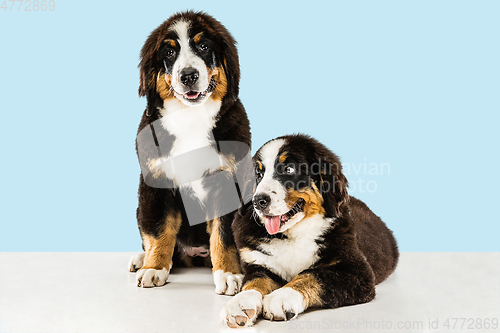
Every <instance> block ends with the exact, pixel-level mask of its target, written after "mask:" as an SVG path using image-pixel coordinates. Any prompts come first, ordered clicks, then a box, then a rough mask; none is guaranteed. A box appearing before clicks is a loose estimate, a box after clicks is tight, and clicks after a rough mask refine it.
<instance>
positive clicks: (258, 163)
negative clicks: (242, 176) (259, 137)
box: [257, 161, 262, 170]
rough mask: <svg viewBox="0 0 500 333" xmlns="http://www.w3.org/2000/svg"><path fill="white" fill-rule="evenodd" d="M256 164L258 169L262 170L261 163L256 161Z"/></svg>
mask: <svg viewBox="0 0 500 333" xmlns="http://www.w3.org/2000/svg"><path fill="white" fill-rule="evenodd" d="M257 166H258V167H259V170H262V163H260V161H257Z"/></svg>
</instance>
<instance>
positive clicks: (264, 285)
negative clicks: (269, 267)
mask: <svg viewBox="0 0 500 333" xmlns="http://www.w3.org/2000/svg"><path fill="white" fill-rule="evenodd" d="M279 287H280V285H279V284H278V283H277V282H275V281H274V280H273V279H271V278H270V277H267V276H263V277H259V278H256V279H254V280H252V281H249V282H247V284H245V285H244V286H243V289H242V291H245V290H257V291H258V292H260V293H261V294H262V296H265V295H267V294H270V293H272V292H273V291H274V290H276V289H278V288H279Z"/></svg>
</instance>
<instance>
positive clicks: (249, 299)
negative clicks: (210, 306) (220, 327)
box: [219, 290, 262, 328]
mask: <svg viewBox="0 0 500 333" xmlns="http://www.w3.org/2000/svg"><path fill="white" fill-rule="evenodd" d="M243 310H255V314H254V315H253V316H252V317H250V318H249V317H248V316H247V314H246V313H245V312H243ZM261 311H262V294H261V293H260V292H258V291H257V290H247V291H242V292H241V293H239V294H238V295H236V296H234V297H233V298H231V299H230V300H229V302H227V303H226V305H225V306H224V307H223V308H222V309H221V310H220V313H219V315H220V319H221V320H222V322H223V323H224V324H226V325H227V326H229V327H231V328H235V327H239V325H238V324H237V323H236V320H235V317H236V316H242V317H246V318H248V320H247V322H246V323H245V325H244V326H246V327H248V326H252V325H253V324H254V322H255V319H257V317H258V316H259V314H260V313H261Z"/></svg>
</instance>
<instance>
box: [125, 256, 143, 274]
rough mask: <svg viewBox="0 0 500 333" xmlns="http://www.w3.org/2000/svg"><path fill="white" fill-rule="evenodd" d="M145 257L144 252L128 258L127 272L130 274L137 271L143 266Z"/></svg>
mask: <svg viewBox="0 0 500 333" xmlns="http://www.w3.org/2000/svg"><path fill="white" fill-rule="evenodd" d="M145 256H146V252H142V253H139V254H136V255H135V256H133V257H132V258H130V260H129V262H128V270H129V271H131V272H137V270H139V269H140V268H141V267H142V266H143V265H144V257H145Z"/></svg>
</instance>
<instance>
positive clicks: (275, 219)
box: [220, 135, 399, 328]
mask: <svg viewBox="0 0 500 333" xmlns="http://www.w3.org/2000/svg"><path fill="white" fill-rule="evenodd" d="M253 160H254V164H255V175H256V177H257V188H256V190H255V194H254V196H253V205H250V204H249V205H247V206H246V207H243V208H242V209H240V211H239V214H236V217H235V220H234V222H233V226H232V227H233V232H234V235H235V240H236V245H237V247H238V250H239V252H240V257H241V261H242V266H243V270H244V274H245V275H244V279H243V289H242V290H243V291H242V292H241V293H240V294H238V295H236V296H235V297H234V298H232V299H231V300H230V301H229V302H228V303H227V304H226V306H225V307H224V308H222V310H221V312H220V315H221V319H222V321H223V322H224V323H225V324H226V325H227V326H229V327H231V328H237V327H243V326H250V325H252V324H253V323H254V322H255V320H256V318H257V317H258V316H259V315H260V314H261V313H262V314H263V316H264V318H266V319H269V320H289V319H291V318H293V317H295V316H297V315H298V314H299V313H301V312H303V311H305V310H306V309H307V308H309V307H323V308H337V307H341V306H345V305H353V304H360V303H365V302H369V301H371V300H372V299H373V298H374V297H375V285H376V284H378V283H380V282H382V281H384V280H385V279H386V278H387V277H388V276H389V275H390V274H391V273H392V272H393V271H394V269H395V268H396V264H397V261H398V256H399V252H398V248H397V244H396V240H395V239H394V237H393V235H392V232H391V231H390V230H389V229H388V228H387V227H386V225H385V224H384V222H382V220H381V219H380V218H379V217H378V216H376V215H375V214H374V213H373V212H372V211H371V210H370V209H369V208H368V207H367V206H366V205H365V204H364V203H363V202H361V201H359V200H358V199H356V198H354V197H351V196H349V195H348V193H347V186H348V183H347V180H346V178H345V176H344V175H343V174H342V166H341V164H340V160H339V158H338V157H337V156H336V155H335V154H333V153H332V152H331V151H330V150H328V149H327V148H326V147H325V146H324V145H322V144H321V143H319V142H318V141H316V140H315V139H313V138H311V137H308V136H305V135H291V136H284V137H280V138H277V139H274V140H271V141H269V142H268V143H266V144H265V145H264V146H262V147H261V148H260V149H259V150H258V151H257V153H256V154H255V156H254V158H253Z"/></svg>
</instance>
